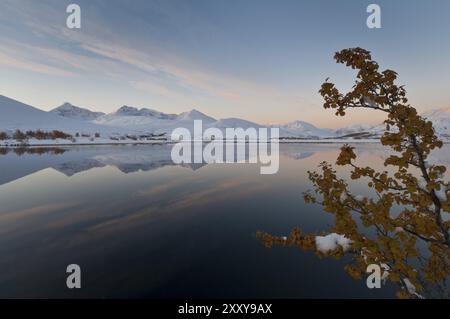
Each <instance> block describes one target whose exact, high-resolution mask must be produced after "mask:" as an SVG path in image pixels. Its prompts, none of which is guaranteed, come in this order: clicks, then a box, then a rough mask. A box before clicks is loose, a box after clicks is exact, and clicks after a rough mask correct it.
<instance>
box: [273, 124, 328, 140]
mask: <svg viewBox="0 0 450 319" xmlns="http://www.w3.org/2000/svg"><path fill="white" fill-rule="evenodd" d="M274 127H279V128H280V136H281V137H300V138H324V137H332V136H335V134H334V131H333V130H331V129H322V128H317V127H315V126H314V125H312V124H310V123H308V122H304V121H294V122H291V123H287V124H282V125H275V126H274Z"/></svg>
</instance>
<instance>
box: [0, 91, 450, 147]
mask: <svg viewBox="0 0 450 319" xmlns="http://www.w3.org/2000/svg"><path fill="white" fill-rule="evenodd" d="M423 116H424V117H426V118H428V119H429V120H431V121H432V122H433V125H434V127H435V130H436V132H437V133H438V134H439V135H440V136H441V137H443V138H450V109H439V110H434V111H430V112H427V113H424V114H423ZM194 120H202V121H203V126H204V128H208V127H214V128H218V129H221V130H224V129H226V128H237V127H241V128H243V129H247V128H249V127H254V128H259V127H265V125H261V124H258V123H254V122H250V121H247V120H243V119H239V118H226V119H219V120H217V119H215V118H213V117H211V116H208V115H206V114H204V113H202V112H200V111H198V110H195V109H193V110H191V111H188V112H183V113H181V114H168V113H163V112H160V111H156V110H153V109H149V108H137V107H133V106H122V107H120V108H119V109H118V110H117V111H115V112H113V113H110V114H105V113H102V112H94V111H91V110H89V109H88V108H85V107H79V106H75V105H72V104H70V103H64V104H63V105H61V106H59V107H57V108H55V109H53V110H51V111H49V112H46V111H43V110H40V109H38V108H36V107H33V106H30V105H27V104H24V103H21V102H18V101H16V100H13V99H10V98H8V97H5V96H1V95H0V131H7V132H11V131H14V130H16V129H20V130H38V129H40V130H45V131H48V130H61V131H64V132H66V133H70V134H76V133H80V134H82V133H90V134H94V133H100V134H101V135H102V136H105V137H109V136H117V135H124V134H125V135H126V134H163V133H166V134H170V133H171V131H172V130H173V129H175V128H177V127H185V128H187V129H190V130H192V129H193V123H194ZM272 127H278V128H279V129H280V137H282V138H286V139H289V138H291V139H376V138H379V137H380V136H381V135H382V134H383V132H384V125H382V124H380V125H367V124H354V125H350V126H347V127H344V128H340V129H327V128H318V127H316V126H314V125H312V124H310V123H307V122H304V121H294V122H291V123H287V124H279V125H272Z"/></svg>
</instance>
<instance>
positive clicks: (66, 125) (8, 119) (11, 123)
mask: <svg viewBox="0 0 450 319" xmlns="http://www.w3.org/2000/svg"><path fill="white" fill-rule="evenodd" d="M17 129H19V130H21V131H28V130H31V131H36V130H42V131H52V130H59V131H63V132H65V133H69V134H72V135H76V133H79V134H87V135H91V136H93V135H94V134H96V133H99V134H100V135H101V136H105V137H108V138H109V137H110V136H114V135H123V134H127V133H137V131H136V130H134V129H133V128H128V129H123V128H120V127H114V126H110V127H107V126H103V125H98V124H95V123H93V122H91V121H87V120H80V119H73V118H69V117H65V116H61V115H58V114H56V113H55V112H53V111H50V112H45V111H42V110H40V109H38V108H35V107H33V106H31V105H27V104H24V103H21V102H19V101H16V100H13V99H10V98H8V97H6V96H3V95H0V132H14V131H15V130H17Z"/></svg>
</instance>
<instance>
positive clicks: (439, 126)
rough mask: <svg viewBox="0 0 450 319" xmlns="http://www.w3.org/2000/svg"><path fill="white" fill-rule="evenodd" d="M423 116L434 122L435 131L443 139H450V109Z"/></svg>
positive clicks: (427, 113) (431, 112)
mask: <svg viewBox="0 0 450 319" xmlns="http://www.w3.org/2000/svg"><path fill="white" fill-rule="evenodd" d="M423 116H424V117H425V118H426V119H428V120H430V121H431V122H433V126H434V129H435V131H436V132H437V133H438V134H439V135H440V136H441V137H443V138H450V108H448V109H439V110H434V111H430V112H426V113H424V114H423Z"/></svg>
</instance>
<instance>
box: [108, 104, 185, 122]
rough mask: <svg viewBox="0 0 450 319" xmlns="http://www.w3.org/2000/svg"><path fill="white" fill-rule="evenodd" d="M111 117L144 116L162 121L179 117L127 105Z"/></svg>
mask: <svg viewBox="0 0 450 319" xmlns="http://www.w3.org/2000/svg"><path fill="white" fill-rule="evenodd" d="M111 115H115V116H143V117H151V118H155V119H161V120H173V119H175V118H176V117H177V115H176V114H166V113H162V112H158V111H155V110H152V109H148V108H141V109H138V108H136V107H133V106H127V105H124V106H122V107H121V108H119V109H118V110H117V111H116V112H114V113H112V114H111Z"/></svg>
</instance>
